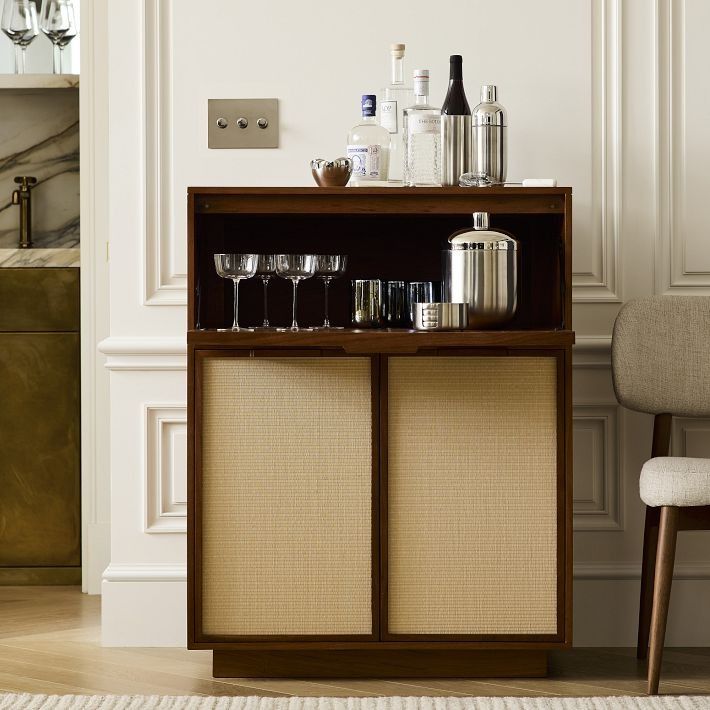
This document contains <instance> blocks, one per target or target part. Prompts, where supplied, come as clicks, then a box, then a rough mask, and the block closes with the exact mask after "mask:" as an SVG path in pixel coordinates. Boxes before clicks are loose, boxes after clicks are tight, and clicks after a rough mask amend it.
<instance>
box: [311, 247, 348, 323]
mask: <svg viewBox="0 0 710 710" xmlns="http://www.w3.org/2000/svg"><path fill="white" fill-rule="evenodd" d="M347 265H348V257H347V256H346V255H345V254H318V255H317V256H316V272H315V275H316V278H318V279H320V280H321V281H322V282H323V289H324V291H323V292H324V296H325V304H324V308H323V312H324V318H323V325H322V326H320V327H321V328H324V329H335V328H338V329H340V328H341V326H335V325H331V324H330V319H329V318H328V289H329V287H330V282H331V281H333V280H334V279H339V278H340V277H341V276H342V275H343V274H344V273H345V268H346V267H347Z"/></svg>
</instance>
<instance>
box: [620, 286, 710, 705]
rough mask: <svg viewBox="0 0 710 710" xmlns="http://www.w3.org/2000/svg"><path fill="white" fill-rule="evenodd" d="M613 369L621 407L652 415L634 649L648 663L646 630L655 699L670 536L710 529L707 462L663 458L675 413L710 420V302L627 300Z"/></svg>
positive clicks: (642, 486)
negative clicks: (684, 531) (639, 601)
mask: <svg viewBox="0 0 710 710" xmlns="http://www.w3.org/2000/svg"><path fill="white" fill-rule="evenodd" d="M612 368H613V376H614V389H615V391H616V397H617V399H618V400H619V402H620V403H621V404H622V405H623V406H625V407H628V408H629V409H634V410H636V411H639V412H647V413H649V414H654V415H655V421H654V426H653V447H652V451H651V457H652V458H651V459H650V460H649V461H647V462H646V463H645V464H644V466H643V468H642V470H641V482H640V491H641V499H642V500H643V502H644V503H645V504H646V523H645V527H644V538H643V566H642V572H641V606H640V611H639V631H638V649H637V655H638V657H639V658H646V656H647V653H648V642H649V631H650V639H651V653H650V659H649V664H648V692H649V693H651V694H655V693H657V692H658V681H659V676H660V671H661V659H662V656H663V640H664V637H665V632H666V618H667V615H668V603H669V600H670V592H671V582H672V580H673V561H674V557H675V545H676V534H677V532H678V531H679V530H710V459H696V458H681V457H677V456H668V453H669V447H670V434H671V422H672V418H673V417H674V416H680V417H710V297H704V296H652V297H650V298H642V299H638V300H634V301H629V302H628V303H626V304H625V305H624V307H623V308H622V309H621V311H620V312H619V315H618V316H617V319H616V323H615V324H614V335H613V340H612ZM708 544H709V545H710V539H709V540H708Z"/></svg>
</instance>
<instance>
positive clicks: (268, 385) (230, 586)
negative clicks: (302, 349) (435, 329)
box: [195, 351, 375, 638]
mask: <svg viewBox="0 0 710 710" xmlns="http://www.w3.org/2000/svg"><path fill="white" fill-rule="evenodd" d="M206 352H207V351H203V352H202V353H201V354H203V355H204V353H206ZM283 355H286V356H283V357H236V356H231V357H230V356H224V355H221V354H220V352H219V351H212V352H211V353H210V354H209V356H207V355H204V356H202V357H199V356H198V359H197V365H196V367H197V380H196V390H195V398H196V406H197V408H198V411H199V412H200V415H199V418H198V419H197V425H196V426H197V430H196V442H197V444H196V452H195V460H196V468H197V470H198V472H199V473H198V475H199V479H200V480H199V481H198V490H199V491H200V499H199V500H198V503H197V505H198V511H199V512H198V513H197V517H198V518H199V520H200V523H199V525H200V528H199V529H198V531H197V544H198V546H199V549H197V550H196V553H195V554H196V560H197V581H196V584H197V592H196V593H197V594H198V596H199V597H201V602H200V603H199V605H198V606H199V610H198V617H197V620H196V623H197V629H198V631H199V633H200V634H201V635H203V636H208V637H212V638H224V637H232V638H233V637H262V636H267V637H273V636H279V637H286V638H288V637H303V636H338V637H349V636H356V637H362V636H364V637H366V638H367V637H372V635H373V626H374V623H375V622H374V621H373V613H372V609H373V596H372V595H373V581H372V580H373V556H372V550H373V533H372V526H373V519H372V514H371V511H372V500H373V488H372V482H373V463H372V462H373V445H374V444H373V405H372V380H371V377H372V367H371V362H372V361H371V359H370V358H369V357H289V356H287V353H283Z"/></svg>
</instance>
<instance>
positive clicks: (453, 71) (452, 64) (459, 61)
mask: <svg viewBox="0 0 710 710" xmlns="http://www.w3.org/2000/svg"><path fill="white" fill-rule="evenodd" d="M449 79H463V57H462V56H461V55H460V54H452V55H451V56H450V57H449Z"/></svg>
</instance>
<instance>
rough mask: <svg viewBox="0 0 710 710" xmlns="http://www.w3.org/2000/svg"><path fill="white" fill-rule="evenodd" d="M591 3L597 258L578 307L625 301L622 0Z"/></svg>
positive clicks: (578, 280) (582, 275) (581, 286)
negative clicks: (622, 257) (622, 292)
mask: <svg viewBox="0 0 710 710" xmlns="http://www.w3.org/2000/svg"><path fill="white" fill-rule="evenodd" d="M590 4H591V13H592V18H591V24H592V57H591V70H592V87H593V95H592V96H593V98H592V109H593V120H592V158H593V160H592V228H591V232H590V236H591V238H592V240H593V241H594V244H593V250H594V252H593V259H592V263H591V264H589V265H588V268H587V270H585V271H574V272H573V274H572V285H573V291H572V300H573V301H574V302H575V303H619V302H620V301H621V297H620V296H619V293H618V291H619V268H618V262H619V232H620V221H621V125H622V113H621V89H622V60H621V58H622V50H621V33H622V2H621V0H601V1H600V2H592V3H590Z"/></svg>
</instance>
